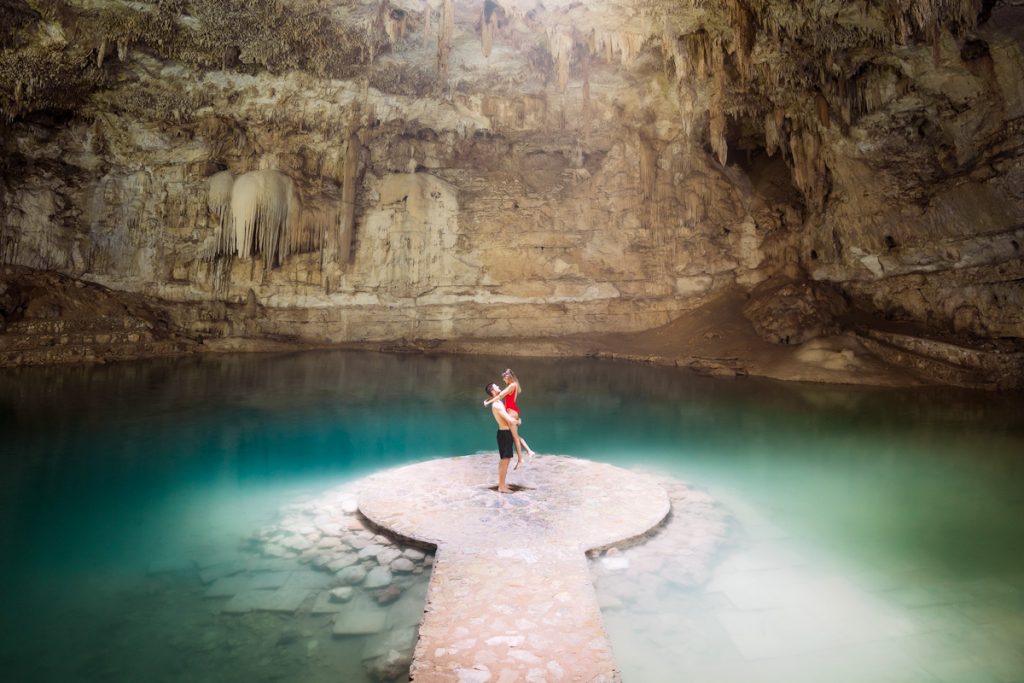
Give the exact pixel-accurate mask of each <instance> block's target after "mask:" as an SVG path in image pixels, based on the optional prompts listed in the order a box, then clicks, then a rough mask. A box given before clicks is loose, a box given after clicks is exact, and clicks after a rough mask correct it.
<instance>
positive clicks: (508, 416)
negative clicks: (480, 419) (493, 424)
mask: <svg viewBox="0 0 1024 683" xmlns="http://www.w3.org/2000/svg"><path fill="white" fill-rule="evenodd" d="M491 409H492V410H495V411H497V413H498V415H501V419H502V420H504V421H505V423H506V424H509V425H518V424H519V423H520V421H519V420H517V419H516V418H514V417H512V413H510V412H508V410H506V408H505V404H504V403H495V404H494V405H492V406H491Z"/></svg>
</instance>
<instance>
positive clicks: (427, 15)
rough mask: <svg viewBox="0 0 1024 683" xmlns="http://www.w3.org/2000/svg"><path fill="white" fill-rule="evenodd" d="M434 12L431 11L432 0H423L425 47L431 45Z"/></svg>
mask: <svg viewBox="0 0 1024 683" xmlns="http://www.w3.org/2000/svg"><path fill="white" fill-rule="evenodd" d="M433 16H434V11H433V10H432V9H430V0H423V47H426V46H427V45H429V44H430V33H431V31H430V29H431V20H432V18H433Z"/></svg>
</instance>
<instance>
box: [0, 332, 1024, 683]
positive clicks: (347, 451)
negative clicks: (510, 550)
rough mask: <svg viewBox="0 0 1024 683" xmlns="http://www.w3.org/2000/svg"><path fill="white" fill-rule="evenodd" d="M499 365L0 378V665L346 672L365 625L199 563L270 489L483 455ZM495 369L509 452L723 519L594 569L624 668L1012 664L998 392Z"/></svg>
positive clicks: (986, 672) (1011, 560)
mask: <svg viewBox="0 0 1024 683" xmlns="http://www.w3.org/2000/svg"><path fill="white" fill-rule="evenodd" d="M507 362H508V361H506V360H503V359H491V358H453V357H438V358H434V357H422V356H389V355H379V354H359V353H345V352H316V353H303V354H289V355H269V356H262V355H247V356H224V357H208V358H197V359H186V360H176V361H153V362H139V363H124V364H113V365H108V366H96V367H76V368H50V369H24V370H19V371H7V372H4V373H2V374H0V429H2V434H3V439H2V442H0V451H2V462H0V557H2V558H3V564H2V572H3V576H2V582H0V586H2V589H3V601H4V605H5V608H4V609H3V610H0V615H2V616H0V619H2V622H0V623H2V627H3V638H2V642H0V658H2V659H0V667H2V670H3V671H5V672H12V673H13V675H14V678H13V679H10V678H9V679H8V680H19V681H21V680H25V681H28V680H32V681H138V680H153V681H177V680H190V681H192V680H196V681H201V680H209V681H234V680H238V681H242V680H246V681H253V680H257V681H258V680H275V681H320V680H324V681H327V680H331V681H337V680H351V681H359V680H365V679H366V678H365V677H366V676H367V674H366V673H365V668H364V667H363V665H362V662H363V660H364V659H365V658H366V657H367V656H368V654H367V651H368V648H371V644H370V641H368V640H367V639H353V638H337V637H333V636H332V635H331V618H330V616H323V617H317V618H314V617H310V616H307V617H303V618H302V619H298V618H297V617H292V616H290V615H284V614H278V613H263V612H259V613H251V614H245V615H225V614H221V613H220V607H221V606H222V605H223V600H222V599H220V600H219V599H216V598H204V597H203V593H204V584H203V583H202V582H201V580H200V579H199V578H198V572H199V570H200V568H201V567H203V566H204V565H205V566H210V565H214V564H215V563H216V562H218V561H220V560H221V559H222V558H223V557H225V556H229V555H231V554H232V553H235V554H237V553H240V552H243V550H244V539H246V538H248V537H249V536H251V534H252V533H253V532H254V531H255V530H257V529H259V528H260V527H262V526H265V525H267V524H274V523H275V521H276V520H277V519H279V518H280V514H281V512H280V511H281V508H282V506H285V505H288V504H290V503H294V502H296V501H302V500H306V499H308V498H309V497H310V496H315V495H316V494H318V493H320V492H322V491H324V490H325V489H328V488H330V487H332V486H336V485H339V484H343V483H345V482H347V481H351V480H353V479H356V478H358V477H360V476H363V475H365V474H367V473H370V472H373V471H376V470H378V469H381V468H386V467H390V466H393V465H397V464H401V463H407V462H412V461H417V460H422V459H427V458H433V457H438V456H448V455H460V454H465V453H473V452H477V451H480V450H491V449H493V448H494V444H493V441H494V427H493V421H492V419H491V417H490V414H489V411H488V410H486V409H485V408H483V407H482V406H481V401H482V399H483V398H484V392H483V386H484V385H485V384H486V383H487V382H489V381H491V380H496V379H497V377H498V374H499V372H500V370H501V369H503V368H504V366H505V364H507ZM513 367H514V368H515V369H516V370H517V372H518V373H519V376H520V378H521V379H522V380H523V384H524V391H523V395H522V397H521V400H520V405H521V407H522V409H523V416H524V420H525V421H524V424H523V427H522V432H523V435H524V436H525V437H527V438H528V440H529V442H530V444H531V446H533V447H534V448H535V449H537V450H539V451H541V452H547V453H562V454H569V455H575V456H580V457H587V458H592V459H596V460H603V461H608V462H613V463H616V464H621V465H624V466H642V467H645V468H648V469H654V470H658V471H660V472H663V473H666V474H669V475H672V476H675V477H678V478H681V479H685V480H686V481H688V482H690V483H691V484H692V485H694V486H697V487H699V488H703V489H705V490H707V491H708V492H709V493H710V494H711V495H712V496H714V497H715V498H716V499H717V500H718V501H719V502H720V504H721V505H722V506H723V507H724V509H725V510H726V511H727V512H728V515H729V517H730V519H731V520H732V521H731V524H732V529H733V532H732V534H731V537H730V541H729V544H728V545H727V546H725V547H723V548H722V549H721V551H720V553H719V555H718V558H717V562H716V564H715V566H714V568H713V571H712V572H711V574H710V575H709V580H708V582H707V583H706V584H704V585H703V586H701V587H699V588H692V587H680V586H678V585H676V584H674V583H672V581H670V580H666V581H664V582H662V583H648V584H642V583H638V582H636V581H634V582H633V583H630V576H631V575H630V571H629V569H621V567H619V568H617V569H616V570H615V571H617V572H619V571H621V572H622V573H621V576H617V577H613V578H614V579H616V580H615V581H612V583H611V584H609V585H611V586H612V588H613V589H614V592H615V595H610V594H609V593H608V592H607V591H605V589H604V588H602V587H601V584H599V594H600V596H601V597H602V600H603V602H604V604H605V606H606V611H605V618H606V623H607V625H608V629H609V632H610V634H611V636H612V641H613V645H614V647H615V650H616V654H617V657H618V659H619V662H620V664H621V666H622V668H623V673H624V677H625V680H626V681H666V682H668V681H676V680H688V681H715V682H716V683H718V682H722V681H743V682H747V681H802V680H806V681H863V682H864V683H869V682H875V681H883V680H900V681H929V682H930V681H1002V682H1005V683H1013V682H1015V681H1016V682H1020V681H1024V650H1022V649H1021V647H1020V643H1021V642H1024V552H1021V548H1022V547H1024V522H1022V521H1021V520H1022V519H1024V424H1022V415H1024V412H1022V408H1024V400H1022V398H1021V396H1020V395H1009V394H985V393H972V392H961V391H953V390H938V389H930V390H915V391H894V390H881V389H867V388H853V387H819V386H809V385H797V384H786V383H777V382H767V381H759V380H753V379H742V380H711V379H706V378H701V377H696V376H693V375H691V374H688V373H686V372H683V371H676V370H673V369H664V368H653V367H644V366H636V365H628V364H617V363H608V362H599V361H592V360H557V361H555V360H516V361H515V362H514V363H513ZM566 485H567V486H568V485H572V483H571V482H567V483H566ZM160 563H170V564H172V565H174V564H175V563H177V564H178V565H181V566H189V567H192V568H194V569H193V570H191V571H177V572H170V573H160V572H156V571H154V566H160ZM620 565H621V563H620ZM617 567H618V565H617ZM668 578H669V579H670V578H671V577H668ZM424 581H425V578H424ZM5 678H7V676H5Z"/></svg>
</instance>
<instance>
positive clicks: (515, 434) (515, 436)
mask: <svg viewBox="0 0 1024 683" xmlns="http://www.w3.org/2000/svg"><path fill="white" fill-rule="evenodd" d="M509 414H510V415H511V416H512V417H514V418H516V419H517V420H518V419H519V414H518V413H516V412H515V411H509ZM509 428H510V429H511V430H512V442H513V443H515V467H513V468H512V469H514V470H517V469H519V466H520V465H522V446H521V445H520V444H519V425H509Z"/></svg>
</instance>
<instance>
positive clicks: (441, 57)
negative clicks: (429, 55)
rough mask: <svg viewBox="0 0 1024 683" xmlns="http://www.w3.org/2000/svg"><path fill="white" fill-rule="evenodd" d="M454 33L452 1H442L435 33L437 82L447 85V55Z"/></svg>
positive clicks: (449, 51)
mask: <svg viewBox="0 0 1024 683" xmlns="http://www.w3.org/2000/svg"><path fill="white" fill-rule="evenodd" d="M454 32H455V7H454V0H444V2H443V4H442V5H441V26H440V30H439V31H438V33H437V80H438V82H440V83H441V84H442V85H445V84H447V83H448V55H449V54H450V53H451V51H452V34H453V33H454Z"/></svg>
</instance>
